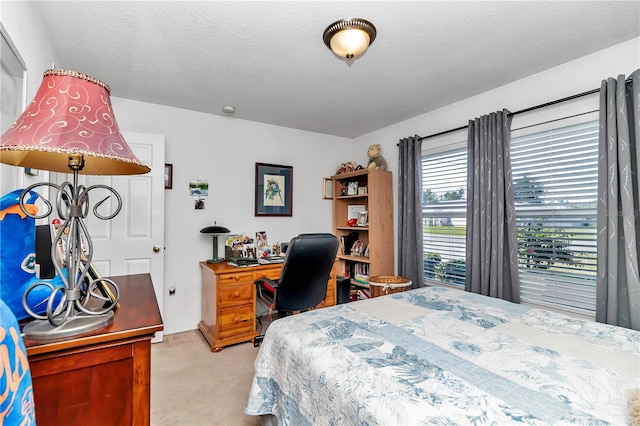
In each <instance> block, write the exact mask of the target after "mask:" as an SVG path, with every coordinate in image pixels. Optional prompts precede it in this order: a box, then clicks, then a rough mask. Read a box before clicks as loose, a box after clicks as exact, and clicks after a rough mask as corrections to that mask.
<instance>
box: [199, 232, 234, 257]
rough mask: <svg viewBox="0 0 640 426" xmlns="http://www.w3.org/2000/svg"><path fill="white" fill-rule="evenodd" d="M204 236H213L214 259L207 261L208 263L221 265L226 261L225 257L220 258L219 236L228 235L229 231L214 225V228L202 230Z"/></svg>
mask: <svg viewBox="0 0 640 426" xmlns="http://www.w3.org/2000/svg"><path fill="white" fill-rule="evenodd" d="M200 232H201V233H203V234H211V236H212V237H213V257H212V258H211V259H209V260H207V263H220V262H222V261H223V260H224V257H218V235H224V234H228V233H229V232H231V231H229V230H228V229H227V228H225V227H224V226H218V225H216V224H215V223H214V225H213V226H207V227H206V228H202V229H201V230H200Z"/></svg>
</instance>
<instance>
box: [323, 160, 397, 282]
mask: <svg viewBox="0 0 640 426" xmlns="http://www.w3.org/2000/svg"><path fill="white" fill-rule="evenodd" d="M331 179H332V181H333V185H334V187H333V231H334V234H335V235H336V236H337V237H338V239H339V240H340V249H339V250H338V256H337V261H336V272H337V274H338V275H339V276H344V277H349V278H350V279H351V283H352V284H353V285H357V286H363V287H367V284H366V278H367V277H368V276H377V275H392V274H393V272H394V271H393V208H392V202H393V193H392V190H391V172H390V171H381V170H368V169H364V170H358V171H355V172H351V173H344V174H339V175H335V176H332V177H331ZM359 188H366V190H359ZM356 211H365V212H366V215H365V216H366V222H365V224H362V221H361V222H360V223H358V221H357V219H358V217H357V216H356V217H355V219H356V222H355V224H354V223H353V221H352V222H351V226H350V222H349V214H350V213H351V214H352V215H353V214H355V212H356ZM362 217H363V216H361V218H362ZM354 233H357V238H356V237H355V235H354ZM356 241H360V242H361V243H362V247H363V249H362V251H361V252H355V253H354V252H352V247H353V243H354V242H356ZM358 246H359V244H358ZM356 274H357V275H356Z"/></svg>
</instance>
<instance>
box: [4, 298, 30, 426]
mask: <svg viewBox="0 0 640 426" xmlns="http://www.w3.org/2000/svg"><path fill="white" fill-rule="evenodd" d="M35 424H36V411H35V406H34V401H33V387H32V385H31V370H30V369H29V361H28V359H27V350H26V349H25V347H24V343H23V342H22V337H21V336H20V328H18V322H17V321H16V318H15V316H14V315H13V313H12V312H11V310H10V309H9V308H8V307H7V305H6V304H5V303H4V302H3V301H2V300H0V425H5V426H18V425H20V426H35Z"/></svg>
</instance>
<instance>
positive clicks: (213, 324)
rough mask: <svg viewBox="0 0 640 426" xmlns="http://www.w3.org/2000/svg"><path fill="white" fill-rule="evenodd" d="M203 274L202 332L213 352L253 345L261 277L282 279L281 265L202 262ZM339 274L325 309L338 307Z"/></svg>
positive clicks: (323, 303)
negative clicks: (236, 264)
mask: <svg viewBox="0 0 640 426" xmlns="http://www.w3.org/2000/svg"><path fill="white" fill-rule="evenodd" d="M200 269H201V271H202V320H201V321H200V322H199V323H198V329H199V330H200V331H201V332H202V335H203V336H204V338H205V339H206V340H207V343H209V346H210V347H211V351H212V352H219V351H221V350H222V348H223V347H224V346H229V345H233V344H236V343H242V342H249V341H251V340H253V338H254V337H256V336H257V335H258V333H257V332H256V288H255V284H254V281H255V280H257V279H260V278H271V279H277V278H279V277H280V270H281V269H282V264H281V263H276V264H271V265H260V266H251V267H248V268H237V267H234V266H229V265H227V263H226V262H222V263H207V262H200ZM335 275H336V274H335V271H333V272H332V273H331V279H330V280H329V283H328V285H327V297H326V299H325V300H324V302H322V306H332V305H335V304H336V277H335Z"/></svg>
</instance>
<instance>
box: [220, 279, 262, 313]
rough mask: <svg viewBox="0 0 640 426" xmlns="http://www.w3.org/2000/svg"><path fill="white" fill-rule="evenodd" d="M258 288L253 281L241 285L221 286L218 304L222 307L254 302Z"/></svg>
mask: <svg viewBox="0 0 640 426" xmlns="http://www.w3.org/2000/svg"><path fill="white" fill-rule="evenodd" d="M255 291H256V286H255V284H254V283H253V281H250V282H243V283H240V284H232V285H221V286H220V287H218V302H219V303H220V306H221V307H223V306H227V305H234V304H236V305H237V304H238V303H247V302H251V301H252V300H253V293H255Z"/></svg>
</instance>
